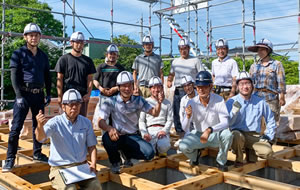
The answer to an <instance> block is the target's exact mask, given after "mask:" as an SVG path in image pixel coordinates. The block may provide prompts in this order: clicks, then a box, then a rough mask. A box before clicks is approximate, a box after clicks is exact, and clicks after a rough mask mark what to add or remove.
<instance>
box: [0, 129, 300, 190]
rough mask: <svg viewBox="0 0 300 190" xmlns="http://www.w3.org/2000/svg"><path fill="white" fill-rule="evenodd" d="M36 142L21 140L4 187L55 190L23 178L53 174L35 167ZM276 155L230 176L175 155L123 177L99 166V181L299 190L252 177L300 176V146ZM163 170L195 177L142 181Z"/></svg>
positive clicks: (101, 154)
mask: <svg viewBox="0 0 300 190" xmlns="http://www.w3.org/2000/svg"><path fill="white" fill-rule="evenodd" d="M8 131H9V130H8V127H1V128H0V158H1V160H5V158H6V149H7V144H8V143H7V142H8ZM95 134H96V135H100V131H95ZM31 141H32V140H30V139H28V140H21V139H20V140H19V147H20V150H19V151H18V154H17V159H16V164H17V166H16V167H15V168H14V169H13V170H12V172H7V173H1V174H0V183H1V185H3V186H5V187H7V188H8V189H22V190H25V189H44V190H46V189H47V190H48V189H52V188H51V182H50V181H48V182H44V183H40V184H32V183H30V182H29V181H26V180H25V179H23V178H22V176H24V175H27V174H35V173H38V172H43V171H47V170H49V165H48V164H43V163H34V162H33V159H32V153H33V151H32V142H31ZM272 148H273V151H274V152H275V153H274V155H273V157H272V158H270V159H267V160H259V161H258V162H256V163H250V164H245V165H244V166H242V167H240V168H234V166H230V167H229V171H228V172H221V171H219V170H218V169H217V168H215V167H211V166H207V165H199V166H195V167H191V166H190V164H189V163H188V162H187V161H186V159H187V158H186V157H185V156H184V155H183V154H182V153H179V154H173V155H170V156H167V157H166V158H155V159H153V160H152V161H150V162H143V161H142V162H139V163H137V164H135V165H134V166H132V167H130V168H123V169H122V173H121V174H113V173H111V172H110V169H109V167H107V166H104V165H101V164H97V170H98V178H99V180H100V182H101V183H105V182H109V181H111V182H114V183H118V184H120V185H122V186H126V187H129V188H132V189H142V190H153V189H168V190H171V189H182V190H183V189H185V190H186V189H204V188H207V187H212V186H214V185H217V184H223V183H225V184H231V185H234V186H239V187H243V188H248V189H270V190H271V189H293V190H294V189H299V190H300V186H295V185H291V184H287V183H282V182H278V181H274V180H270V179H266V178H262V177H257V176H254V175H250V174H249V173H251V172H254V171H257V170H260V169H263V168H266V167H270V168H278V169H283V170H288V171H291V172H296V173H300V161H297V160H295V159H294V160H293V158H294V157H300V145H297V146H294V147H285V146H278V145H273V147H272ZM97 150H98V160H107V159H108V156H107V154H106V152H105V150H104V149H103V147H101V146H97ZM217 152H218V150H217V149H210V148H209V149H205V150H203V151H202V154H201V156H210V157H216V155H217ZM43 153H45V154H46V155H49V148H48V147H47V146H46V147H43ZM228 160H229V161H234V160H235V155H234V154H232V153H231V152H228ZM160 168H171V169H174V170H178V171H179V172H182V173H185V174H189V175H192V177H190V178H187V179H184V180H181V181H178V182H174V183H171V184H167V185H162V184H159V183H156V182H153V181H150V180H147V179H144V178H141V177H138V176H136V175H137V174H140V173H144V172H149V171H152V170H156V169H160Z"/></svg>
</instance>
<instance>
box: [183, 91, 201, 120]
mask: <svg viewBox="0 0 300 190" xmlns="http://www.w3.org/2000/svg"><path fill="white" fill-rule="evenodd" d="M194 91H195V96H197V95H198V93H197V91H196V90H194ZM189 100H191V98H189V97H188V95H187V94H186V95H184V96H183V97H182V98H181V100H180V109H179V117H180V122H181V123H182V121H183V118H184V113H185V108H186V104H187V103H188V101H189Z"/></svg>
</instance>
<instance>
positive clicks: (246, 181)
mask: <svg viewBox="0 0 300 190" xmlns="http://www.w3.org/2000/svg"><path fill="white" fill-rule="evenodd" d="M223 174H224V182H225V183H227V184H231V185H236V186H240V187H244V188H247V189H261V190H274V189H284V190H295V189H299V187H298V186H294V185H290V184H286V183H281V182H278V181H274V180H269V179H264V178H260V177H256V176H251V175H241V174H239V173H236V172H224V173H223Z"/></svg>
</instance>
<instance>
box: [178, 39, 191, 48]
mask: <svg viewBox="0 0 300 190" xmlns="http://www.w3.org/2000/svg"><path fill="white" fill-rule="evenodd" d="M181 46H190V40H189V39H188V38H181V39H180V40H179V42H178V48H180V47H181Z"/></svg>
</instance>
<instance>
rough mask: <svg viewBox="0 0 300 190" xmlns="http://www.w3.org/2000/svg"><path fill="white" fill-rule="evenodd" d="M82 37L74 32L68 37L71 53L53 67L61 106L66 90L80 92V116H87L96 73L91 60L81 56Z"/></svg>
mask: <svg viewBox="0 0 300 190" xmlns="http://www.w3.org/2000/svg"><path fill="white" fill-rule="evenodd" d="M84 42H85V39H84V35H83V33H82V32H74V33H73V34H72V35H71V37H70V43H71V46H72V51H71V52H70V53H67V54H65V55H63V56H61V57H60V58H59V60H58V61H57V64H56V66H55V71H56V72H57V86H56V88H57V95H58V103H59V105H61V101H62V96H63V93H64V92H65V91H67V90H68V89H76V90H78V91H79V92H80V94H81V96H82V99H83V102H82V105H81V110H80V114H81V115H83V116H86V115H87V108H88V103H89V100H90V95H91V92H92V89H93V74H94V73H95V72H96V69H95V66H94V63H93V60H92V59H91V58H89V57H87V56H86V55H84V54H82V51H83V48H84Z"/></svg>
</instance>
